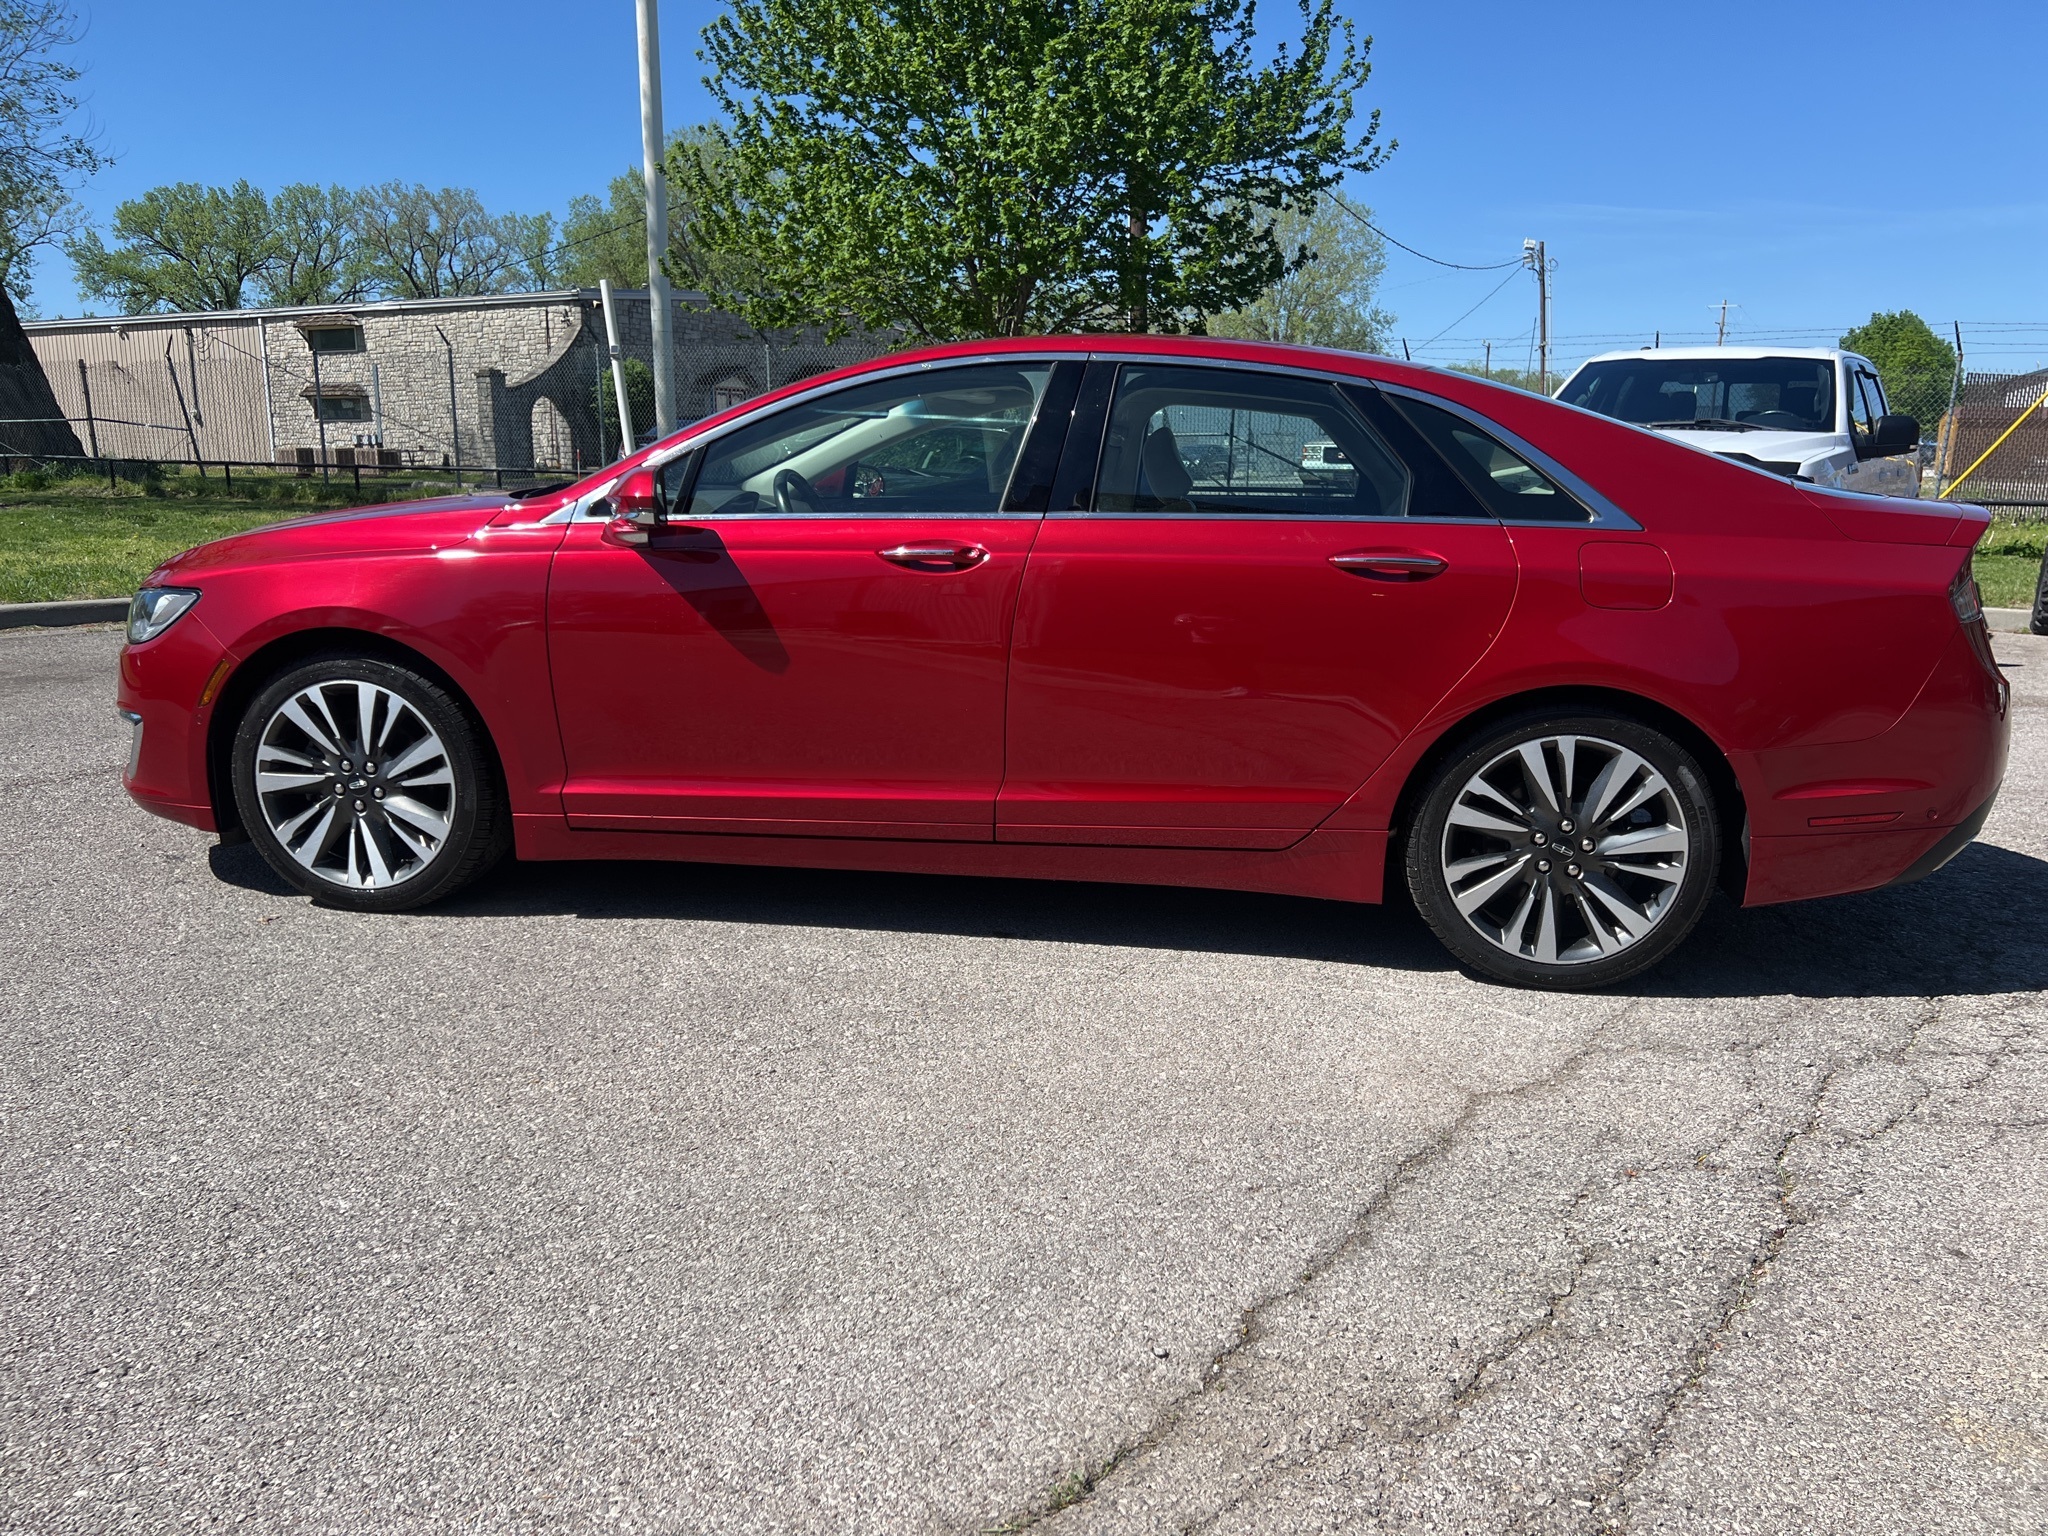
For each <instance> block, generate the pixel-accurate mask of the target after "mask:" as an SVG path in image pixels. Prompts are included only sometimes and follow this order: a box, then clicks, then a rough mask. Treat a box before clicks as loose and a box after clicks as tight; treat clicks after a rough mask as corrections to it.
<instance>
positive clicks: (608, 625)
mask: <svg viewBox="0 0 2048 1536" xmlns="http://www.w3.org/2000/svg"><path fill="white" fill-rule="evenodd" d="M1305 464H1312V466H1313V471H1312V473H1305V472H1304V470H1303V466H1304V465H1305ZM1986 521H1987V520H1986V517H1985V514H1984V513H1983V512H1981V511H1979V510H1977V509H1975V508H1970V507H1958V506H1950V505H1945V504H1938V503H1916V502H1912V501H1897V500H1879V499H1875V498H1865V497H1858V496H1852V495H1844V494H1839V493H1836V492H1830V491H1821V490H1818V489H1815V488H1813V487H1811V486H1808V485H1802V484H1797V483H1794V482H1792V481H1789V480H1785V479H1782V478H1779V477H1776V476H1773V475H1770V474H1766V473H1763V472H1761V471H1759V470H1756V469H1752V468H1749V467H1747V466H1744V465H1741V464H1737V463H1734V462H1731V461H1729V460H1727V459H1722V458H1716V457H1713V456H1711V455H1708V454H1705V453H1701V452H1699V451H1697V450H1695V449H1692V448H1689V447H1687V446H1685V445H1683V444H1681V443H1675V442H1670V441H1667V440H1665V439H1664V438H1661V437H1658V436H1654V435H1652V434H1651V433H1648V432H1645V431H1642V430H1639V429H1637V428H1634V427H1630V426H1626V425H1623V424H1621V423H1619V422H1615V421H1611V420H1608V419H1606V418H1604V417H1601V416H1596V415H1592V414H1590V413H1588V412H1584V411H1580V410H1575V409H1572V408H1570V407H1567V406H1563V405H1559V404H1556V403H1554V402H1551V401H1548V400H1543V399H1540V398H1538V397H1536V396H1534V395H1530V394H1525V393H1522V392H1519V391H1516V390H1512V389H1506V388H1501V387H1498V386H1494V385H1490V384H1487V383H1484V382H1482V381H1480V380H1477V379H1472V378H1467V377H1464V376H1461V375H1459V374H1455V373H1439V372H1434V371H1431V370H1427V369H1422V368H1414V367H1408V366H1404V365H1402V364H1399V363H1394V362H1389V361H1387V360H1385V359H1382V358H1369V357H1360V356H1356V355H1353V354H1348V353H1335V352H1322V351H1315V350H1309V349H1302V348H1291V347H1279V346H1264V345H1258V344H1252V343H1240V342H1229V341H1216V340H1208V339H1201V338H1183V339H1170V338H1162V337H1133V338H1121V339H1110V338H1102V337H1086V338H1064V339H1050V340H1033V341H1018V342H990V343H976V344H972V345H961V346H952V347H944V348H937V349H934V350H930V351H923V352H916V353H910V354H899V355H897V356H894V357H889V358H886V359H883V360H881V361H879V362H876V363H873V364H869V365H865V366H862V367H859V368H855V369H850V370H847V371H845V372H842V373H837V374H833V375H830V376H827V377H823V378H817V379H812V380H808V381H806V382H804V383H802V384H799V385H795V386H792V387H791V388H788V389H785V390H782V391H780V392H779V393H776V394H774V395H770V396H766V397H764V398H762V399H759V400H755V401H751V402H749V403H748V404H746V405H743V406H740V407H739V408H737V409H735V410H731V411H728V412H726V413H724V414H723V415H720V416H716V417H713V418H711V419H709V420H707V421H703V422H699V423H697V424H695V425H693V426H691V427H688V428H686V429H685V430H683V431H681V432H679V433H676V434H675V435H674V436H672V437H670V438H668V439H666V440H665V441H663V442H660V443H657V444H655V445H654V446H653V447H651V448H648V449H646V450H644V451H643V452H641V453H638V454H636V455H634V456H633V457H631V458H628V459H626V460H623V461H622V462H620V463H618V464H614V465H612V466H610V467H609V468H607V469H605V470H604V471H602V472H601V473H599V474H597V475H595V476H592V477H591V478H589V479H587V480H584V481H583V482H581V483H580V484H577V485H574V486H571V487H569V488H567V489H564V490H555V491H551V492H548V493H545V494H533V495H528V496H525V497H523V498H522V497H520V496H518V495H516V494H515V495H514V496H512V497H509V498H508V497H507V496H506V495H505V494H503V493H500V494H497V495H488V496H473V497H466V498H444V499H440V500H435V501H425V502H419V503H416V504H414V505H411V506H402V507H386V508H377V509H374V510H369V511H357V512H344V513H337V514H334V515H331V516H322V517H313V518H307V519H303V520H301V521H298V522H294V523H290V524H287V525H284V526H280V527H275V528H270V529H265V530H260V531H258V532H254V533H248V534H243V535H240V536H237V537H234V538H229V539H223V540H221V541H219V542H217V543H213V544H208V545H206V546H204V547H202V548H200V549H196V550H193V551H191V552H190V553H187V554H184V555H181V556H179V557H178V558H176V559H174V560H172V561H170V562H168V563H167V564H165V565H164V566H163V567H162V568H160V569H159V570H157V571H156V572H154V573H153V574H152V575H151V576H150V577H149V579H148V581H147V583H146V584H145V586H144V587H143V589H142V590H141V592H139V593H138V594H137V596H136V600H135V606H134V609H133V611H132V614H131V618H130V627H129V644H128V645H127V647H126V648H125V649H124V651H123V652H122V657H121V684H120V703H121V708H122V710H123V711H124V713H126V714H127V715H128V717H129V718H130V719H131V720H132V721H133V724H134V748H133V752H132V755H131V757H130V761H129V765H128V769H127V773H126V775H125V783H126V784H127V787H128V790H129V792H130V793H131V794H132V795H133V796H134V797H135V798H136V799H137V800H138V801H139V802H140V803H141V804H143V805H144V806H146V807H148V808H149V809H150V810H153V811H156V812H158V813H159V814H161V815H165V816H169V817H172V818H174V819H176V820H179V821H183V822H188V823H190V824H191V825H193V826H196V827H201V828H204V829H207V830H209V831H215V832H218V833H219V834H220V835H221V836H222V837H224V838H241V837H245V836H246V837H248V838H251V839H253V840H254V841H255V843H256V846H257V847H258V848H259V849H260V850H261V852H262V853H263V855H264V857H265V858H266V859H268V860H269V861H270V863H271V864H272V865H273V866H274V867H275V868H276V869H277V870H278V871H279V873H280V874H282V875H283V876H285V877H286V878H287V879H289V880H291V881H292V882H293V883H295V884H296V885H297V886H298V887H299V888H300V889H301V890H304V891H306V892H308V893H310V894H312V895H313V896H314V897H316V898H317V899H319V900H321V901H325V902H328V903H330V904H332V905H336V906H343V907H349V908H354V909H357V910H361V911H366V912H389V911H395V910H399V909H402V908H408V907H416V906H419V905H421V904H422V903H425V902H428V901H432V900H434V899H436V898H438V897H441V896H445V895H447V894H448V893H449V892H450V891H452V890H454V889H455V888H456V887H458V886H460V885H462V884H463V883H465V882H467V881H469V880H471V879H473V878H474V877H476V876H477V875H479V874H481V873H482V872H483V871H485V870H486V869H488V868H489V867H490V866H491V865H492V864H493V863H495V862H496V861H497V860H499V859H500V858H502V857H503V856H504V855H505V854H506V853H508V852H516V854H517V855H518V856H519V857H520V858H523V859H593V858H595V859H615V858H616V859H681V860H699V861H711V862H719V863H752V864H785V865H805V866H812V867H834V868H862V869H890V870H909V871H931V872H945V873H950V874H984V875H1010V876H1017V875H1024V876H1041V877H1046V878H1053V879H1077V880H1112V881H1131V882H1144V883H1160V884H1179V885H1205V886H1220V887H1230V888H1236V889H1242V890H1258V891H1282V892H1290V893H1294V894H1298V895H1304V896H1319V897H1329V898H1335V899H1338V900H1343V901H1356V902H1376V901H1379V900H1381V899H1382V896H1383V894H1384V892H1385V890H1386V888H1387V885H1388V883H1389V882H1390V881H1403V882H1405V883H1406V885H1407V887H1408V889H1409V890H1410V892H1412V894H1413V896H1414V899H1415V902H1416V905H1417V906H1418V907H1419V908H1420V910H1421V912H1422V914H1423V916H1424V917H1425V918H1426V919H1427V920H1428V922H1429V923H1430V925H1431V927H1432V928H1434V929H1435V930H1436V932H1437V934H1438V936H1439V937H1440V938H1441V939H1442V940H1443V942H1444V944H1445V945H1446V946H1447V947H1448V948H1449V949H1450V950H1451V952H1452V953H1453V954H1454V955H1455V956H1456V957H1457V958H1458V959H1459V960H1461V961H1463V962H1464V963H1465V964H1466V965H1468V966H1469V967H1471V968H1472V969H1474V970H1476V971H1480V972H1484V973H1486V974H1488V975H1490V976H1495V977H1499V978H1502V979H1504V980H1508V981H1512V982H1517V983H1521V984H1524V985H1531V986H1546V987H1589V986H1599V985H1603V984H1607V983H1612V982H1615V981H1618V980H1620V979H1622V978H1623V977H1626V976H1630V975H1632V974H1634V973H1636V972H1638V971H1640V970H1642V969H1643V968H1644V967H1646V966H1648V965H1650V964H1652V963H1653V962H1655V961H1656V960H1657V959H1658V958H1660V957H1661V956H1663V955H1664V954H1666V953H1668V952H1669V951H1670V950H1671V949H1672V947H1673V946H1674V945H1676V944H1677V943H1678V942H1679V941H1680V940H1681V939H1682V938H1683V937H1684V936H1685V934H1686V932H1687V931H1688V930H1689V929H1690V928H1691V927H1692V925H1693V924H1694V922H1696V921H1697V920H1698V918H1699V916H1700V912H1701V910H1702V908H1703V907H1704V905H1705V903H1706V902H1707V900H1708V898H1709V896H1710V894H1711V892H1712V890H1713V888H1714V887H1715V886H1716V885H1717V884H1718V885H1719V886H1721V887H1722V888H1724V889H1725V890H1727V891H1728V892H1729V893H1730V894H1731V895H1732V896H1733V897H1735V899H1737V900H1739V901H1741V902H1744V903H1747V904H1750V905H1757V904H1762V903H1768V902H1781V901H1792V900H1797V899H1801V898H1805V897H1813V896H1829V895H1834V894H1837V893H1840V892H1845V891H1861V890H1869V889H1872V888H1874V887H1878V886H1883V885H1888V884H1894V883H1898V882H1901V881H1906V880H1913V879H1917V878H1919V877H1920V876H1922V875H1925V874H1927V873H1929V872H1931V871H1932V870H1935V869H1937V868H1939V867H1940V866H1941V865H1942V864H1943V863H1944V862H1946V861H1947V860H1948V859H1950V858H1952V857H1954V856H1955V854H1956V853H1957V852H1958V851H1959V850H1960V849H1962V847H1963V846H1964V845H1965V844H1967V843H1968V842H1969V840H1970V839H1971V837H1973V836H1974V835H1975V834H1976V832H1977V830H1978V829H1979V828H1980V827H1981V826H1982V825H1983V823H1984V819H1985V816H1986V815H1987V814H1988V813H1989V811H1990V808H1991V802H1992V797H1993V795H1994V794H1995V793H1996V791H1997V788H1998V784H1999V780H2000V776H2001V774H2002V773H2003V771H2004V765H2005V757H2006V743H2007V731H2008V726H2007V721H2006V706H2007V688H2006V684H2005V682H2004V680H2003V679H2002V678H2001V676H2000V674H1999V672H1998V669H1997V666H1996V665H1995V663H1994V662H1993V660H1992V656H1991V651H1990V645H1989V641H1988V637H1987V635H1986V633H1985V628H1984V624H1983V620H1982V615H1981V613H1980V611H1979V607H1978V598H1977V592H1976V588H1975V585H1974V583H1973V582H1972V580H1971V576H1970V566H1969V559H1970V550H1971V547H1972V546H1973V545H1974V544H1975V543H1976V541H1977V539H1978V538H1979V537H1980V536H1981V535H1982V533H1983V532H1984V529H1985V527H1986Z"/></svg>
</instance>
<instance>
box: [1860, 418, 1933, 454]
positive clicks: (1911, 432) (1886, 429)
mask: <svg viewBox="0 0 2048 1536" xmlns="http://www.w3.org/2000/svg"><path fill="white" fill-rule="evenodd" d="M1919 446H1920V423H1919V422H1918V421H1917V420H1915V419H1914V418H1913V417H1911V416H1880V417H1878V418H1877V428H1876V430H1875V431H1873V432H1872V433H1871V434H1870V447H1869V448H1868V449H1867V450H1865V452H1866V454H1867V456H1868V457H1870V458H1873V459H1882V458H1889V457H1890V456H1891V455H1892V454H1895V453H1911V452H1913V451H1914V450H1915V449H1917V448H1918V447H1919Z"/></svg>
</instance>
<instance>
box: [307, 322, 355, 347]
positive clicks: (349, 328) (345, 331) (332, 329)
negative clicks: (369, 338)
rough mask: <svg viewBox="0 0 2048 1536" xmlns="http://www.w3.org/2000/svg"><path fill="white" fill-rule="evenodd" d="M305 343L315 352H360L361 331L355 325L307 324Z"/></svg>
mask: <svg viewBox="0 0 2048 1536" xmlns="http://www.w3.org/2000/svg"><path fill="white" fill-rule="evenodd" d="M305 336H306V345H307V346H309V347H311V348H312V349H313V350H314V351H315V352H361V351H363V350H365V349H364V347H363V331H362V327H361V326H356V325H309V326H307V327H306V329H305Z"/></svg>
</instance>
